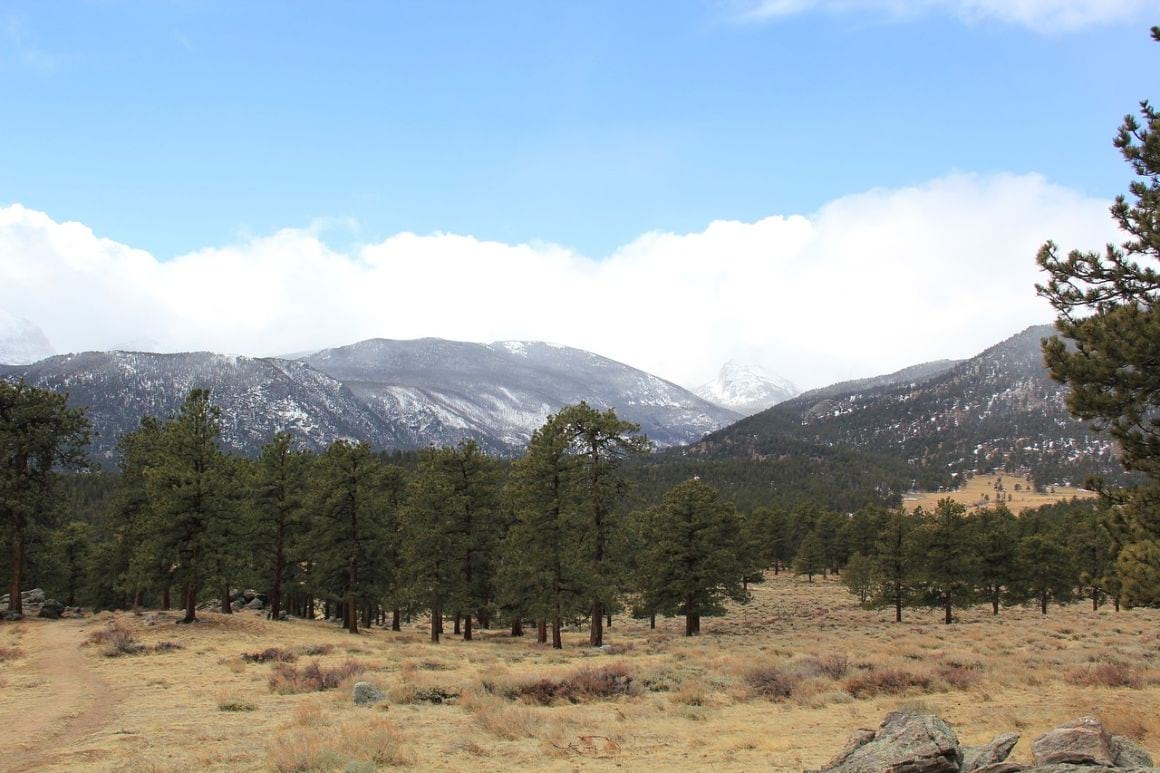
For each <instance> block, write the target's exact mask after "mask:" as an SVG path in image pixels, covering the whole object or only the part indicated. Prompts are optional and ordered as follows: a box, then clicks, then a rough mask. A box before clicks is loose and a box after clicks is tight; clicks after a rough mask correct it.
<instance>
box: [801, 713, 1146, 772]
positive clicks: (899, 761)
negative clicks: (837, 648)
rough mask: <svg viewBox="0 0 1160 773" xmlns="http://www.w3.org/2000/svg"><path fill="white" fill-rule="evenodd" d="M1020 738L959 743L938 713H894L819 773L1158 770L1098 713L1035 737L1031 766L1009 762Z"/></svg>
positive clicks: (1009, 736)
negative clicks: (1099, 716)
mask: <svg viewBox="0 0 1160 773" xmlns="http://www.w3.org/2000/svg"><path fill="white" fill-rule="evenodd" d="M1018 742H1019V735H1018V734H1017V733H1003V734H1002V735H999V736H996V737H995V738H994V739H993V740H992V741H991V742H990V743H988V744H985V745H983V746H959V742H958V738H957V737H956V736H955V733H954V731H953V730H952V729H951V728H950V727H949V726H948V725H947V724H946V723H945V722H943V721H942V720H941V719H939V718H938V717H937V716H935V715H934V714H912V713H906V712H895V713H892V714H888V715H887V716H886V719H885V720H883V722H882V724H881V726H879V728H878V729H877V730H866V729H861V730H856V731H854V734H853V736H852V737H851V738H850V740H849V742H847V744H846V746H845V747H844V748H843V749H842V750H841V751H840V752H838V755H837V756H836V757H834V759H832V760H831V761H830V762H829V763H827V764H826V766H825V767H823V768H822V769H821V771H819V773H879V772H881V771H888V772H889V773H1016V772H1017V771H1027V773H1064V771H1097V770H1099V771H1115V770H1131V771H1137V772H1139V771H1149V770H1156V768H1154V767H1153V765H1154V763H1153V761H1152V756H1151V755H1150V754H1149V753H1148V751H1147V750H1145V749H1143V748H1142V747H1140V746H1139V745H1137V744H1135V743H1133V742H1132V741H1131V740H1129V739H1127V738H1124V737H1123V736H1118V735H1111V734H1110V733H1108V731H1107V729H1106V728H1104V726H1103V725H1102V724H1101V723H1100V721H1099V720H1098V719H1096V718H1095V717H1080V718H1079V719H1077V720H1074V721H1072V722H1067V723H1065V724H1062V725H1059V726H1058V727H1055V728H1053V729H1051V730H1048V731H1047V732H1046V733H1044V734H1043V735H1041V736H1039V737H1038V738H1036V739H1035V741H1034V742H1033V743H1032V745H1031V755H1032V760H1033V764H1032V765H1031V766H1030V767H1029V766H1026V765H1021V764H1019V763H1017V762H1009V761H1008V760H1007V757H1008V756H1009V755H1010V754H1011V750H1012V749H1014V748H1015V744H1017V743H1018Z"/></svg>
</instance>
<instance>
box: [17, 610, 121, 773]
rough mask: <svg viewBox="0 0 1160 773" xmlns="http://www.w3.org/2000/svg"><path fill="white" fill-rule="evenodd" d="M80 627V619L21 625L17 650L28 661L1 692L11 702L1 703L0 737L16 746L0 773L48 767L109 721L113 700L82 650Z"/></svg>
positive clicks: (113, 697)
mask: <svg viewBox="0 0 1160 773" xmlns="http://www.w3.org/2000/svg"><path fill="white" fill-rule="evenodd" d="M83 624H84V623H83V621H81V620H57V621H48V620H43V621H41V620H29V621H27V622H25V623H24V625H25V633H24V636H23V638H22V641H21V643H20V647H21V649H22V650H24V652H25V653H27V655H26V657H27V662H26V663H23V664H21V666H20V668H19V671H18V672H17V673H15V674H13V679H11V680H10V683H9V685H8V686H7V687H6V688H5V689H4V691H3V692H4V693H7V694H9V695H10V696H11V697H13V698H15V699H14V700H0V732H4V733H5V734H6V735H9V737H11V738H15V739H16V743H15V744H14V745H12V746H9V747H8V749H7V750H6V751H5V754H4V755H3V756H2V757H0V770H5V771H13V772H15V771H29V770H39V769H41V768H44V767H47V766H49V765H52V764H53V763H54V762H57V761H58V759H57V758H59V757H61V756H64V755H66V754H68V752H69V751H70V749H71V748H72V747H75V746H77V745H78V744H81V743H84V742H85V741H87V740H89V739H90V738H91V737H92V735H93V734H95V733H96V732H98V731H99V730H100V729H101V728H103V727H104V726H105V725H107V724H108V723H109V722H110V720H111V719H112V716H113V709H114V706H115V705H116V697H115V695H114V694H113V692H112V691H110V690H109V689H108V685H107V684H106V683H105V682H104V680H102V679H101V678H100V676H98V675H97V673H96V671H95V670H94V669H93V667H92V666H91V664H90V663H89V655H87V654H86V653H85V651H84V650H82V649H81V643H82V642H83V641H84V639H85V631H84V629H83V628H82V626H83ZM21 687H23V689H20V688H21ZM17 690H19V696H18V697H17V695H16V694H15V693H16V691H17Z"/></svg>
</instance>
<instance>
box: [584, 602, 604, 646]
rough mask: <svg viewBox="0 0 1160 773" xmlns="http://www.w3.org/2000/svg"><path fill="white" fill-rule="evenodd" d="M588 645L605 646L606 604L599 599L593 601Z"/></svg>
mask: <svg viewBox="0 0 1160 773" xmlns="http://www.w3.org/2000/svg"><path fill="white" fill-rule="evenodd" d="M588 646H589V647H603V646H604V605H603V604H601V603H600V602H599V601H593V602H592V627H591V630H589V632H588Z"/></svg>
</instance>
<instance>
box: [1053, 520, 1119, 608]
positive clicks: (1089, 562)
mask: <svg viewBox="0 0 1160 773" xmlns="http://www.w3.org/2000/svg"><path fill="white" fill-rule="evenodd" d="M1106 518H1107V513H1106V511H1104V510H1101V509H1099V508H1097V507H1095V506H1086V505H1085V506H1079V507H1076V508H1075V509H1074V510H1073V511H1072V513H1071V514H1070V515H1069V517H1068V519H1067V522H1066V524H1065V532H1064V533H1065V535H1066V541H1067V545H1068V548H1069V549H1070V550H1071V552H1072V553H1073V554H1074V555H1075V558H1076V561H1077V569H1078V570H1079V571H1078V580H1079V583H1080V585H1081V586H1082V587H1083V591H1084V593H1085V594H1086V595H1087V596H1088V597H1089V598H1090V599H1091V601H1092V611H1095V610H1097V609H1099V607H1100V602H1101V600H1102V599H1103V598H1104V597H1105V596H1106V595H1108V593H1109V588H1111V589H1112V590H1113V591H1114V592H1115V594H1114V595H1118V588H1117V587H1116V585H1117V583H1116V581H1115V579H1113V578H1112V577H1111V575H1112V574H1113V573H1114V567H1115V564H1114V559H1115V553H1114V552H1113V541H1112V536H1111V534H1110V532H1109V530H1108V527H1107V523H1106Z"/></svg>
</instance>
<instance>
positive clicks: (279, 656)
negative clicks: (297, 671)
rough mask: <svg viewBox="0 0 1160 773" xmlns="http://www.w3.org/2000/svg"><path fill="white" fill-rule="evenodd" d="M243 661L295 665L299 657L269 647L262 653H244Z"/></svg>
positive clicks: (287, 651)
mask: <svg viewBox="0 0 1160 773" xmlns="http://www.w3.org/2000/svg"><path fill="white" fill-rule="evenodd" d="M242 660H244V661H246V662H247V663H293V662H294V661H296V660H298V656H297V655H296V654H294V653H293V652H290V651H289V650H284V649H281V648H279V647H267V648H266V649H264V650H262V651H261V652H243V653H242Z"/></svg>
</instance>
